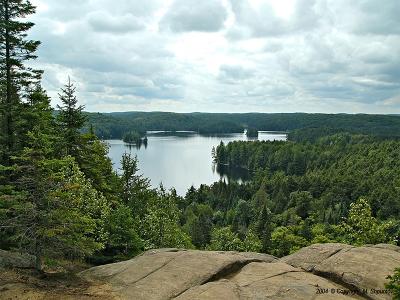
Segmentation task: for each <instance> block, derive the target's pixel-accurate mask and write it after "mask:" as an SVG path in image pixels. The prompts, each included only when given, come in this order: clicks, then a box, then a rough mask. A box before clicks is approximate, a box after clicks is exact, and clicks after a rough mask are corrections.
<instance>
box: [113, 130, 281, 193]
mask: <svg viewBox="0 0 400 300" xmlns="http://www.w3.org/2000/svg"><path fill="white" fill-rule="evenodd" d="M238 140H248V139H247V137H246V136H245V135H244V134H241V133H237V134H225V135H218V136H203V135H199V134H195V133H187V132H186V133H185V132H181V133H162V132H158V133H157V132H152V133H149V134H148V143H147V146H146V147H145V146H144V145H142V146H141V147H140V148H139V147H136V146H134V145H127V144H125V143H124V142H123V141H121V140H107V142H108V143H109V145H110V153H109V156H110V158H111V160H112V162H113V165H114V168H115V169H116V170H119V169H120V166H121V164H120V160H121V157H122V154H123V153H125V152H127V153H131V154H132V155H137V158H138V160H139V168H140V173H141V174H143V175H144V176H146V177H148V178H150V180H151V184H152V186H153V187H157V186H159V185H160V183H162V184H163V185H164V187H165V188H167V189H169V188H172V187H174V188H175V189H176V191H177V193H178V194H180V195H184V194H185V193H186V191H187V189H188V188H190V187H191V186H192V185H193V186H195V187H199V186H200V184H203V183H204V184H211V183H213V182H215V181H218V180H219V179H221V178H225V180H238V181H243V180H246V177H247V176H248V174H246V172H245V171H244V170H229V172H228V171H226V170H223V169H222V168H220V167H218V168H217V167H216V166H215V165H214V164H213V162H212V157H211V150H212V147H214V146H215V147H216V146H218V145H219V143H220V142H221V141H223V142H224V143H228V142H231V141H238ZM258 140H286V134H284V133H278V132H260V134H259V137H258Z"/></svg>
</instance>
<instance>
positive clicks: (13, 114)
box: [0, 0, 42, 164]
mask: <svg viewBox="0 0 400 300" xmlns="http://www.w3.org/2000/svg"><path fill="white" fill-rule="evenodd" d="M34 12H35V7H34V6H33V5H32V4H31V3H30V1H29V0H0V75H1V76H0V100H1V111H0V113H1V127H2V130H1V132H2V133H3V134H2V135H1V141H0V144H1V145H3V147H1V148H4V150H3V153H2V158H3V161H4V163H5V164H10V156H11V155H13V152H14V151H15V144H16V143H15V142H16V139H18V138H19V136H16V133H15V123H16V122H17V121H18V120H17V119H18V113H19V111H20V107H19V106H20V104H21V99H22V98H23V97H24V96H26V95H27V94H28V92H29V90H30V89H31V87H32V85H35V84H37V83H38V82H39V80H40V77H41V74H42V71H38V70H35V69H33V68H30V67H27V66H26V65H24V62H26V61H28V60H32V59H35V58H36V55H35V51H36V49H37V48H38V46H39V44H40V42H39V41H33V40H29V39H27V34H26V32H27V31H28V30H29V29H30V28H32V26H33V25H34V24H33V23H31V22H23V21H22V19H23V18H25V17H27V16H28V15H30V14H33V13H34Z"/></svg>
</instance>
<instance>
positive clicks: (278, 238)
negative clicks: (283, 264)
mask: <svg viewBox="0 0 400 300" xmlns="http://www.w3.org/2000/svg"><path fill="white" fill-rule="evenodd" d="M271 240H272V247H273V249H274V250H273V251H272V253H273V254H274V255H276V256H278V257H281V256H285V255H288V254H290V253H293V252H295V251H297V250H299V249H300V248H302V247H305V246H307V245H308V242H307V240H306V239H305V238H303V237H301V236H298V235H296V234H295V233H293V229H292V228H290V227H277V228H276V229H275V230H274V232H273V233H272V235H271Z"/></svg>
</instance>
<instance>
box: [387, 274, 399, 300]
mask: <svg viewBox="0 0 400 300" xmlns="http://www.w3.org/2000/svg"><path fill="white" fill-rule="evenodd" d="M387 279H389V283H387V284H386V288H387V289H389V290H390V291H392V292H393V299H394V300H399V299H400V268H396V269H395V272H394V274H393V275H389V276H388V278H387Z"/></svg>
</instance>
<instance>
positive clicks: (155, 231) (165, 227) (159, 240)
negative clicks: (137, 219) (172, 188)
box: [140, 188, 193, 249]
mask: <svg viewBox="0 0 400 300" xmlns="http://www.w3.org/2000/svg"><path fill="white" fill-rule="evenodd" d="M157 196H158V197H155V198H153V199H152V201H151V202H150V203H149V204H148V206H147V208H146V214H145V216H144V218H143V219H142V220H141V225H140V232H141V235H142V238H143V240H144V243H145V248H146V249H151V248H171V247H176V248H192V247H193V246H192V244H191V239H190V237H189V235H187V234H186V233H185V232H184V231H183V230H182V228H181V226H180V224H179V217H180V211H179V210H178V207H177V198H176V196H175V195H174V194H173V193H167V192H165V191H164V190H163V189H162V188H161V189H160V191H158V193H157Z"/></svg>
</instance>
